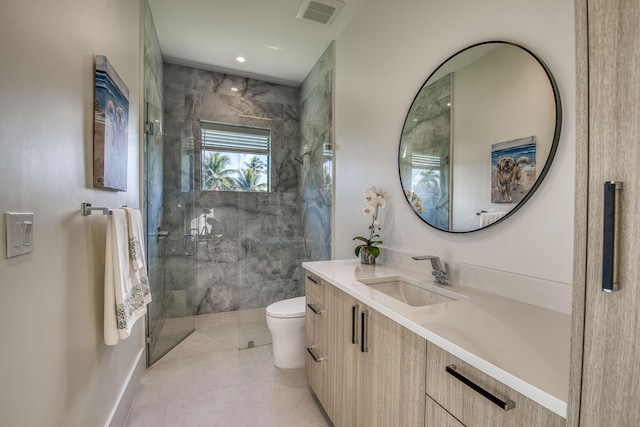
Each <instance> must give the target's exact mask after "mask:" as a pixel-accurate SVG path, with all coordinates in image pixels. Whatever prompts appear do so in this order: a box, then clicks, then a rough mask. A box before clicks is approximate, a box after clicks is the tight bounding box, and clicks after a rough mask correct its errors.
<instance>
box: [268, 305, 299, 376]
mask: <svg viewBox="0 0 640 427" xmlns="http://www.w3.org/2000/svg"><path fill="white" fill-rule="evenodd" d="M305 314H306V305H305V297H298V298H290V299H286V300H283V301H278V302H274V303H273V304H271V305H269V306H268V307H267V327H268V328H269V331H270V332H271V339H272V343H273V364H274V365H276V367H278V368H282V369H302V368H304V358H305V347H304V337H305Z"/></svg>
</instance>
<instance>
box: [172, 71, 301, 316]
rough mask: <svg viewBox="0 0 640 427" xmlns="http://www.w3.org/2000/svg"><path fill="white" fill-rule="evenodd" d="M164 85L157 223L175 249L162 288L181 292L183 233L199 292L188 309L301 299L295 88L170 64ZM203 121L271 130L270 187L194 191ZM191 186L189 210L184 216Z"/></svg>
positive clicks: (204, 311)
mask: <svg viewBox="0 0 640 427" xmlns="http://www.w3.org/2000/svg"><path fill="white" fill-rule="evenodd" d="M163 83H164V120H165V123H164V133H165V145H164V212H163V215H164V221H163V227H164V228H165V229H167V230H168V231H169V237H167V239H168V242H167V247H168V248H172V249H170V250H168V251H166V252H165V260H164V262H165V264H166V267H165V282H164V283H165V286H166V287H167V290H169V288H173V289H183V288H185V285H186V284H185V283H183V282H184V280H185V278H188V277H189V274H188V273H189V272H185V271H181V269H184V268H185V267H184V266H183V263H181V262H180V260H179V258H180V257H182V253H181V249H182V247H183V246H182V243H183V242H182V239H183V236H184V235H185V234H189V233H193V234H197V252H196V254H195V258H196V260H197V263H196V265H197V272H196V289H195V291H194V293H195V294H194V295H191V296H189V297H188V298H187V301H186V304H187V312H188V314H207V313H214V312H221V311H229V310H237V309H246V308H255V307H265V306H267V305H268V304H270V303H271V302H274V301H278V300H281V299H284V298H289V297H294V296H299V295H302V294H303V293H304V282H303V280H302V272H301V262H302V261H304V260H306V259H307V258H306V254H305V252H304V241H303V234H302V227H301V224H300V218H301V215H300V204H299V202H298V199H299V193H298V189H299V183H298V175H299V171H300V168H299V164H298V163H297V162H296V161H295V160H294V158H295V156H297V155H298V151H299V147H300V113H299V90H298V89H297V88H293V87H288V86H281V85H276V84H271V83H266V82H261V81H258V80H253V79H246V78H241V77H236V76H231V75H227V74H222V73H217V72H212V71H205V70H199V69H194V68H190V67H184V66H179V65H173V64H167V63H165V64H164V70H163ZM231 87H236V88H238V89H239V90H238V91H237V92H233V91H231ZM200 120H210V121H216V122H223V123H232V124H242V125H249V126H260V127H269V128H271V135H272V158H271V164H272V166H271V167H272V171H271V192H270V193H243V192H217V191H201V190H199V188H200V182H199V180H200V177H199V174H198V173H194V170H196V171H197V170H198V164H199V122H200ZM194 164H195V167H194V166H193V165H194ZM192 188H193V189H194V190H195V191H194V193H195V204H194V208H193V211H192V212H185V206H186V205H188V202H189V200H188V198H189V197H190V196H189V193H188V192H187V191H188V190H190V189H192ZM185 214H186V215H185ZM188 240H189V241H190V240H191V239H188ZM187 268H188V267H187Z"/></svg>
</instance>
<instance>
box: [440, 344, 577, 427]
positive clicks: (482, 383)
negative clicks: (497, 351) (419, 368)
mask: <svg viewBox="0 0 640 427" xmlns="http://www.w3.org/2000/svg"><path fill="white" fill-rule="evenodd" d="M427 394H428V395H429V396H430V397H432V398H433V399H434V400H435V401H436V402H437V403H439V404H440V406H442V407H443V408H444V409H446V410H447V411H448V412H449V413H451V414H452V415H453V416H454V417H455V418H457V419H458V420H459V421H460V422H462V424H464V425H466V426H468V427H476V426H478V427H485V426H486V427H512V426H528V427H535V426H540V427H552V426H558V427H559V426H564V425H565V419H564V418H562V417H560V416H559V415H557V414H555V413H553V412H551V411H549V410H548V409H546V408H544V407H542V406H541V405H538V404H537V403H535V402H534V401H533V400H531V399H529V398H527V397H525V396H523V395H521V394H520V393H518V392H516V391H515V390H513V389H511V388H509V387H507V386H506V385H504V384H502V383H501V382H500V381H498V380H496V379H494V378H492V377H490V376H489V375H486V374H484V373H482V372H480V371H479V370H477V369H475V368H474V367H472V366H470V365H468V364H467V363H465V362H463V361H462V360H460V359H458V358H457V357H455V356H453V355H451V354H449V353H448V352H446V351H444V350H442V349H441V348H439V347H437V346H436V345H434V344H432V343H427ZM492 399H493V400H492Z"/></svg>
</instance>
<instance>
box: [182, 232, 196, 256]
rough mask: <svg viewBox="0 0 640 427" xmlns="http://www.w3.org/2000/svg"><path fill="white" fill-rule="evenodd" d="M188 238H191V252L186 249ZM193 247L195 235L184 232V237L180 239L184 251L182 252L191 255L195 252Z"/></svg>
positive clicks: (194, 245)
mask: <svg viewBox="0 0 640 427" xmlns="http://www.w3.org/2000/svg"><path fill="white" fill-rule="evenodd" d="M189 239H191V242H192V245H191V252H189V251H188V250H187V241H188V240H189ZM195 247H196V236H194V235H193V234H185V235H184V238H183V239H182V249H183V251H184V254H185V255H186V256H193V255H194V254H195V253H196V251H195Z"/></svg>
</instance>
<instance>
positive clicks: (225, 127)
mask: <svg viewBox="0 0 640 427" xmlns="http://www.w3.org/2000/svg"><path fill="white" fill-rule="evenodd" d="M200 129H201V136H200V137H201V144H202V149H203V150H215V151H226V152H239V153H250V154H266V155H269V154H270V153H271V129H265V128H255V127H248V126H234V125H229V124H222V123H213V122H200Z"/></svg>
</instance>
